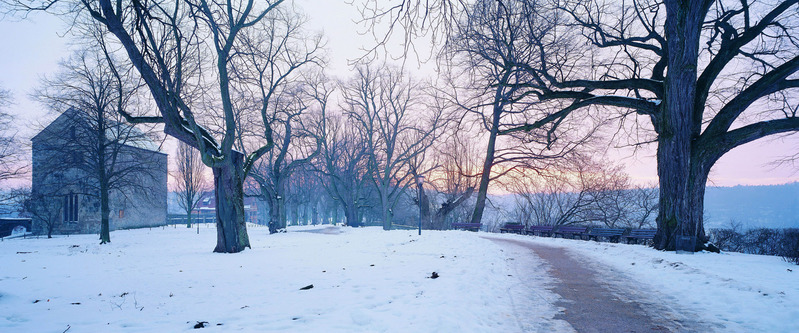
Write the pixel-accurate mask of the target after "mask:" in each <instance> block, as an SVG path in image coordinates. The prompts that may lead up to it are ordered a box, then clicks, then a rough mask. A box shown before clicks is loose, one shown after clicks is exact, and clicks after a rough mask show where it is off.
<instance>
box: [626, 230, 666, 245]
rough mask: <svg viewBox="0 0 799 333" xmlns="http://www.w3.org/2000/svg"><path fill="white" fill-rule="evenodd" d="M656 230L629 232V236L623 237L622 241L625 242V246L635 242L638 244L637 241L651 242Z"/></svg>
mask: <svg viewBox="0 0 799 333" xmlns="http://www.w3.org/2000/svg"><path fill="white" fill-rule="evenodd" d="M657 232H658V231H657V229H633V230H632V231H630V234H629V235H627V236H624V239H625V240H627V244H630V241H633V242H635V244H638V240H639V239H643V240H651V239H654V238H655V233H657Z"/></svg>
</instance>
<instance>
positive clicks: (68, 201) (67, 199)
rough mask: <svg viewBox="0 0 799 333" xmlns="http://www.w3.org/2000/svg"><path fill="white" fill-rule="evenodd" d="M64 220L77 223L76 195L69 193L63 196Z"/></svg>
mask: <svg viewBox="0 0 799 333" xmlns="http://www.w3.org/2000/svg"><path fill="white" fill-rule="evenodd" d="M64 222H65V223H78V195H77V194H74V193H70V194H67V195H65V196H64Z"/></svg>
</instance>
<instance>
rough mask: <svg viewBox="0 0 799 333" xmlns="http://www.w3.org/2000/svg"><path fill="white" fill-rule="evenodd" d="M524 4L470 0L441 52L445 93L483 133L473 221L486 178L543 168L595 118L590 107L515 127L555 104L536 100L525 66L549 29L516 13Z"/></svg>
mask: <svg viewBox="0 0 799 333" xmlns="http://www.w3.org/2000/svg"><path fill="white" fill-rule="evenodd" d="M526 4H527V3H522V2H518V1H506V2H497V1H491V0H482V1H476V2H475V3H473V4H471V5H470V6H469V7H468V8H466V9H465V10H464V11H463V12H462V13H461V14H460V15H459V16H458V20H457V21H456V22H455V23H454V24H453V28H452V32H451V33H452V35H451V36H450V38H449V39H448V43H447V44H446V46H445V49H444V51H445V52H444V53H443V54H442V55H443V57H445V59H446V60H445V62H446V63H447V64H448V66H449V67H448V69H449V71H450V72H449V74H448V75H450V79H449V80H450V82H451V85H452V88H450V89H448V90H449V91H454V93H452V92H450V93H449V95H450V98H451V99H452V100H453V101H454V103H456V104H457V105H458V106H460V107H461V108H463V109H464V110H466V111H467V112H466V114H465V115H464V121H472V122H474V123H475V124H477V126H479V127H480V130H481V131H482V132H483V133H485V134H486V135H487V142H486V153H485V159H484V161H483V165H482V170H481V172H480V184H479V187H478V190H477V202H476V204H475V208H474V213H473V215H472V220H471V222H472V223H479V222H480V221H481V219H482V216H483V210H484V208H485V202H486V197H487V194H488V187H489V185H490V182H491V181H493V180H496V179H498V178H500V177H502V176H503V175H505V174H507V173H508V172H511V171H512V170H514V169H515V168H526V169H536V168H546V167H547V164H548V163H549V162H546V160H549V159H553V158H559V157H563V156H566V155H567V154H568V153H569V152H571V151H572V150H573V149H574V148H575V147H577V146H578V145H580V144H582V143H583V142H584V141H585V140H587V139H588V138H590V137H591V135H592V134H593V132H594V128H595V126H596V124H593V123H592V119H593V118H592V117H590V114H589V113H586V114H584V118H583V119H580V122H579V123H578V122H575V121H574V120H572V119H563V118H561V119H557V120H553V121H549V120H547V121H542V122H537V123H536V124H537V125H538V126H539V127H540V128H542V131H539V132H520V131H517V130H516V129H517V128H518V127H519V126H523V125H525V124H526V123H527V122H528V121H530V120H531V119H540V118H548V117H549V116H550V115H549V114H550V110H551V109H552V108H553V107H557V104H558V103H557V102H555V103H552V102H546V101H542V100H541V99H539V98H537V94H536V93H537V91H536V90H535V89H534V88H533V87H531V86H530V84H529V82H531V81H533V80H534V75H532V73H530V71H529V69H528V68H529V66H531V65H533V64H538V63H540V62H541V61H542V57H545V56H546V54H545V53H544V52H542V50H541V49H540V48H538V47H537V44H536V43H535V42H536V41H537V40H538V38H540V37H541V36H542V35H544V34H546V32H547V31H549V30H550V29H552V28H553V23H552V22H551V21H549V20H546V19H544V18H542V17H539V16H535V17H530V16H528V15H526V14H527V13H524V12H522V7H524V6H525V5H526Z"/></svg>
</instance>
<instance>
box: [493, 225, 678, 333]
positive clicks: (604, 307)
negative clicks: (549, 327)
mask: <svg viewBox="0 0 799 333" xmlns="http://www.w3.org/2000/svg"><path fill="white" fill-rule="evenodd" d="M484 238H487V239H490V240H492V241H494V242H496V243H498V244H501V245H503V246H506V247H508V246H510V247H521V248H524V249H527V250H528V252H532V253H530V255H536V256H538V257H539V258H541V259H543V260H544V261H545V262H546V264H547V266H548V267H547V271H548V273H549V274H550V275H551V276H552V277H553V278H554V279H556V281H557V282H555V283H554V285H552V286H551V288H552V291H554V292H555V293H557V294H558V295H560V297H561V299H560V300H558V301H557V302H556V303H555V305H556V306H559V307H561V308H562V309H563V310H562V311H561V312H560V313H559V314H558V315H557V316H555V318H556V319H564V320H566V321H567V322H568V323H569V324H571V326H572V327H573V328H574V329H575V330H577V331H578V332H668V331H676V330H678V329H677V328H676V327H669V326H674V325H673V324H674V323H671V324H670V323H666V322H663V321H662V320H655V319H653V318H650V317H649V316H648V315H647V314H646V311H644V309H643V308H642V307H641V304H639V303H637V302H634V301H623V300H622V299H621V298H619V297H618V296H617V295H616V292H614V291H611V290H610V289H608V287H606V286H605V284H604V283H600V281H602V279H601V277H600V276H599V274H598V273H597V272H595V271H594V270H593V269H591V268H589V267H586V265H584V264H583V263H580V262H578V261H577V260H575V259H574V258H572V257H571V256H569V255H568V254H566V251H565V249H563V248H559V247H550V246H543V245H540V244H535V243H530V242H523V241H519V240H513V239H500V238H493V237H484ZM533 288H535V287H533ZM667 327H669V328H667Z"/></svg>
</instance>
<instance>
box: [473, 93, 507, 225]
mask: <svg viewBox="0 0 799 333" xmlns="http://www.w3.org/2000/svg"><path fill="white" fill-rule="evenodd" d="M498 94H499V93H498ZM497 99H498V98H495V100H497ZM501 115H502V108H501V106H500V105H494V113H493V119H492V122H491V133H490V134H489V136H488V147H487V148H486V158H485V161H484V162H483V174H482V175H481V176H480V187H479V188H478V190H477V202H475V204H474V213H473V214H472V221H471V223H481V221H482V219H483V211H484V210H485V206H486V197H487V196H488V183H489V181H490V180H491V168H492V167H493V166H494V153H495V152H496V145H497V136H498V134H499V120H500V116H501Z"/></svg>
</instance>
